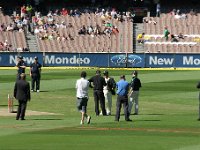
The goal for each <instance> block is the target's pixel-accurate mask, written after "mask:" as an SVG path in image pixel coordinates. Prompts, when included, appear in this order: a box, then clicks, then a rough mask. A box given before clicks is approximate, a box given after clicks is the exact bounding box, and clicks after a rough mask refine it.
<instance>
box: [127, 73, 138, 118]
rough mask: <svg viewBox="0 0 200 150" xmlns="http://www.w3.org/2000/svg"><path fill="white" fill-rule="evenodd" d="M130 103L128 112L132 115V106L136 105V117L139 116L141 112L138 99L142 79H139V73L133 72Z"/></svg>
mask: <svg viewBox="0 0 200 150" xmlns="http://www.w3.org/2000/svg"><path fill="white" fill-rule="evenodd" d="M130 87H131V88H130V93H129V96H130V101H129V107H128V112H129V114H131V110H132V106H133V104H134V106H135V112H134V115H138V111H139V103H138V97H139V90H140V88H141V82H140V79H139V78H138V72H137V71H133V72H132V80H131V83H130Z"/></svg>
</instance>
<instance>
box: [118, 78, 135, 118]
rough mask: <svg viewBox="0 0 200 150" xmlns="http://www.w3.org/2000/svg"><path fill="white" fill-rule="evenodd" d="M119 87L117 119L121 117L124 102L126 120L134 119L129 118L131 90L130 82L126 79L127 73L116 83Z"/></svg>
mask: <svg viewBox="0 0 200 150" xmlns="http://www.w3.org/2000/svg"><path fill="white" fill-rule="evenodd" d="M116 87H117V103H116V115H115V121H119V119H120V111H121V107H122V104H123V107H124V115H125V120H126V121H132V120H131V119H130V118H129V113H128V91H129V83H128V82H127V81H126V79H125V75H121V76H120V81H119V82H117V84H116Z"/></svg>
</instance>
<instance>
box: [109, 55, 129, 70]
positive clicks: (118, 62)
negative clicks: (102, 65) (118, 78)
mask: <svg viewBox="0 0 200 150" xmlns="http://www.w3.org/2000/svg"><path fill="white" fill-rule="evenodd" d="M126 65H127V55H126V54H119V53H116V54H109V67H126Z"/></svg>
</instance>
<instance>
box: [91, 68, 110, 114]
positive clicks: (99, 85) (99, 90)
mask: <svg viewBox="0 0 200 150" xmlns="http://www.w3.org/2000/svg"><path fill="white" fill-rule="evenodd" d="M88 81H89V82H90V87H92V85H91V82H93V85H94V88H93V89H94V102H95V112H96V115H97V116H99V102H100V105H101V110H102V114H103V115H104V116H106V109H105V97H104V94H103V86H105V85H106V81H105V79H104V78H103V77H102V76H101V71H100V70H97V71H96V75H95V76H93V77H92V78H90V79H89V80H88Z"/></svg>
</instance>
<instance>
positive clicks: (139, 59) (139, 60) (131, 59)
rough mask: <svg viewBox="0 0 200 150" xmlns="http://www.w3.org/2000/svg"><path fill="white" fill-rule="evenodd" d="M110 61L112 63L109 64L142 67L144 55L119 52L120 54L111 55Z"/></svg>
mask: <svg viewBox="0 0 200 150" xmlns="http://www.w3.org/2000/svg"><path fill="white" fill-rule="evenodd" d="M110 61H111V63H112V65H111V66H113V65H117V66H120V67H122V66H124V67H125V66H126V65H128V67H144V55H142V54H140V55H134V54H128V56H126V55H125V54H120V55H117V54H116V55H113V56H112V57H111V58H110Z"/></svg>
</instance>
